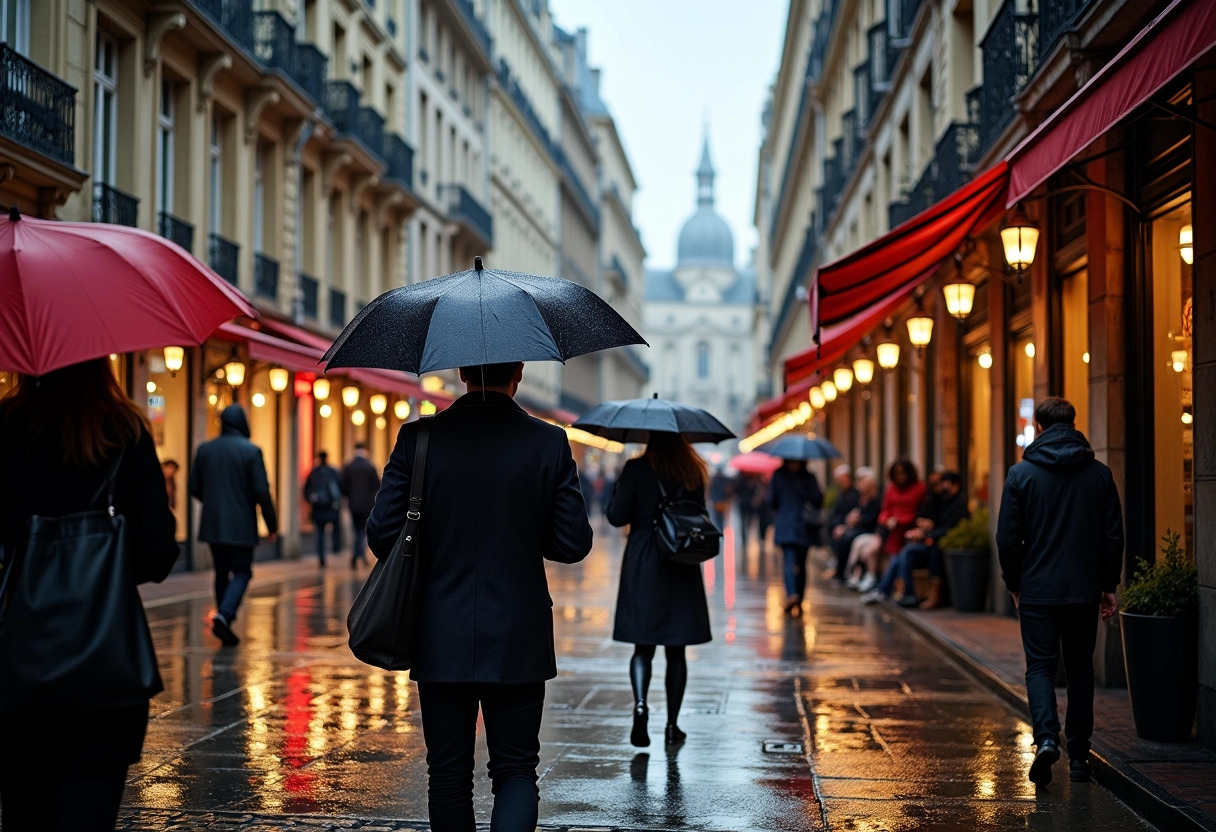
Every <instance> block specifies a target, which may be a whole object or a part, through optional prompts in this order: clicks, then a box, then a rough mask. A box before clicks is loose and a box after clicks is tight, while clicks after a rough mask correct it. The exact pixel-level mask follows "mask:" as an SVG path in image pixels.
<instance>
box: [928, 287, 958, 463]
mask: <svg viewBox="0 0 1216 832" xmlns="http://www.w3.org/2000/svg"><path fill="white" fill-rule="evenodd" d="M933 319H934V320H933V340H934V341H935V342H936V343H935V345H934V349H933V354H934V362H935V366H934V368H933V373H934V381H933V395H934V401H933V409H934V413H932V414H930V416H929V418H930V420H931V430H933V431H934V432H935V434H936V439H937V441H935V442H934V443H933V445H934V453H933V455H934V459H931V460H929V461H928V463H927V465H926V474H927V473H928V472H929V471H932V470H933V468H934V466H936V465H944V466H945V467H946V468H948V469H950V470H952V471H958V470H959V464H960V457H959V448H960V447H961V446H962V442H963V437H962V436H960V431H961V425H960V423H959V400H960V398H961V397H962V379H961V378H960V377H959V352H960V348H961V343H960V342H961V333H960V331H959V322H958V321H956V320H955V319H954V316H952V315H951V314H950V313H949V312H947V311H946V304H945V303H936V304H934V312H933Z"/></svg>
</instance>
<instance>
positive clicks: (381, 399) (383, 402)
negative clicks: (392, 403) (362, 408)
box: [367, 393, 388, 416]
mask: <svg viewBox="0 0 1216 832" xmlns="http://www.w3.org/2000/svg"><path fill="white" fill-rule="evenodd" d="M367 406H368V407H370V408H371V409H372V413H375V414H376V415H377V416H379V415H381V414H382V413H384V411H386V410H388V396H386V395H384V394H383V393H377V394H376V395H374V396H370V397H368V400H367Z"/></svg>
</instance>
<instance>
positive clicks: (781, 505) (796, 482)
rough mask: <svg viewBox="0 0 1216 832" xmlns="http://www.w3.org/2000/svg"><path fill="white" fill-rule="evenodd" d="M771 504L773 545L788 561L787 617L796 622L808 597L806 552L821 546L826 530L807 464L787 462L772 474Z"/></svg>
mask: <svg viewBox="0 0 1216 832" xmlns="http://www.w3.org/2000/svg"><path fill="white" fill-rule="evenodd" d="M768 504H769V505H770V506H772V509H773V543H775V544H777V545H778V546H780V547H781V552H782V556H783V558H784V561H785V613H786V615H789V616H791V617H793V618H797V617H799V616H800V615H802V598H803V595H804V594H805V593H806V556H807V552H808V551H809V550H810V548H811V547H812V546H818V545H819V537H820V532H821V530H822V528H823V521H822V519H820V518H821V515H820V511H819V510H820V509H821V508H823V491H822V490H820V488H819V480H818V478H816V476H815V475H814V474H813V473H811V470H810V468H808V467H807V464H806V461H805V460H801V459H787V460H785V462H784V463H783V464H782V466H781V467H780V468H778V469H777V470H776V471H774V472H773V479H772V481H771V482H770V483H769V486H768Z"/></svg>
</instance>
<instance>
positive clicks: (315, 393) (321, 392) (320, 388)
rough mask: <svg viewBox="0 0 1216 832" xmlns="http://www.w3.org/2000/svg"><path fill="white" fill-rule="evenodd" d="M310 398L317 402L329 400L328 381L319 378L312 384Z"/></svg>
mask: <svg viewBox="0 0 1216 832" xmlns="http://www.w3.org/2000/svg"><path fill="white" fill-rule="evenodd" d="M312 397H313V398H314V399H316V400H317V401H319V402H323V401H325V400H326V399H328V398H329V379H327V378H319V379H317V380H316V381H314V382H313V383H312Z"/></svg>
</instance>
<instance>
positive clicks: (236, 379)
mask: <svg viewBox="0 0 1216 832" xmlns="http://www.w3.org/2000/svg"><path fill="white" fill-rule="evenodd" d="M224 378H226V379H228V383H229V384H230V385H232V386H233V387H240V386H241V385H242V384H244V383H245V365H244V364H242V363H241V362H239V361H229V362H228V363H227V364H225V365H224Z"/></svg>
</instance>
